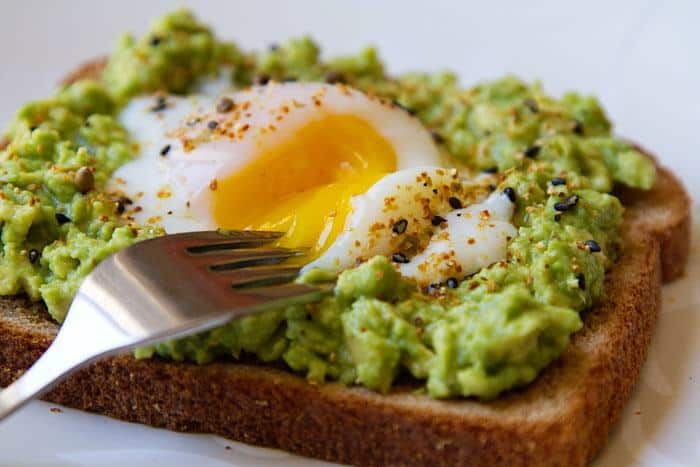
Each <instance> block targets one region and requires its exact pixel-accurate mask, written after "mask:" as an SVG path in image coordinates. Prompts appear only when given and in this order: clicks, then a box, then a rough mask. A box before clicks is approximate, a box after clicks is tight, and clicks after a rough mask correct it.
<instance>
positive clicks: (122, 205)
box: [115, 200, 126, 216]
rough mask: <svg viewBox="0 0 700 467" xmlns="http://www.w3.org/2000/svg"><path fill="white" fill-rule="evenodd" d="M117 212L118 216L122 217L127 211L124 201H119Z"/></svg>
mask: <svg viewBox="0 0 700 467" xmlns="http://www.w3.org/2000/svg"><path fill="white" fill-rule="evenodd" d="M115 211H116V212H117V215H119V216H121V215H122V214H124V211H126V203H125V202H124V201H123V200H119V201H117V206H116V209H115Z"/></svg>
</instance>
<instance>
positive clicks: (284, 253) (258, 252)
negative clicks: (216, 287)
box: [187, 248, 308, 272]
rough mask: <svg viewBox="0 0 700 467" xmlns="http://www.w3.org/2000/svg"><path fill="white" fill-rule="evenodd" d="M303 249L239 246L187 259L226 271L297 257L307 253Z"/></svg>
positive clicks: (211, 268) (214, 269) (215, 269)
mask: <svg viewBox="0 0 700 467" xmlns="http://www.w3.org/2000/svg"><path fill="white" fill-rule="evenodd" d="M307 252H308V250H305V249H290V248H239V249H235V250H219V251H218V252H217V253H210V254H206V255H192V256H190V257H188V259H187V261H188V262H190V261H192V262H195V263H197V264H199V265H203V266H207V267H208V268H209V269H210V270H211V271H216V272H220V271H227V270H230V269H239V268H245V267H250V266H261V265H266V264H277V263H281V262H282V261H285V260H287V259H290V258H298V257H301V256H304V255H305V254H307Z"/></svg>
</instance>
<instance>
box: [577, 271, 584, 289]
mask: <svg viewBox="0 0 700 467" xmlns="http://www.w3.org/2000/svg"><path fill="white" fill-rule="evenodd" d="M576 280H577V281H578V288H579V289H581V290H586V276H584V275H583V273H582V272H579V273H578V274H576Z"/></svg>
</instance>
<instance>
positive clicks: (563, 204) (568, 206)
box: [554, 195, 578, 212]
mask: <svg viewBox="0 0 700 467" xmlns="http://www.w3.org/2000/svg"><path fill="white" fill-rule="evenodd" d="M577 204H578V195H571V196H569V197H568V198H566V199H565V200H564V201H559V202H558V203H555V204H554V209H555V210H557V211H559V212H565V211H570V210H572V209H573V208H574V207H575V206H576V205H577Z"/></svg>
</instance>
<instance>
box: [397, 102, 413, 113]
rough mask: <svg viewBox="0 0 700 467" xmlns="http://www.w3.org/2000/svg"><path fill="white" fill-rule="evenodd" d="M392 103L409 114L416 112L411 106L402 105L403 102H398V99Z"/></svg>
mask: <svg viewBox="0 0 700 467" xmlns="http://www.w3.org/2000/svg"><path fill="white" fill-rule="evenodd" d="M394 105H395V106H396V107H398V108H400V109H401V110H403V111H405V112H408V113H409V114H411V115H415V114H416V111H415V110H413V109H412V108H410V107H408V106H405V105H403V104H402V103H401V102H399V101H394Z"/></svg>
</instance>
